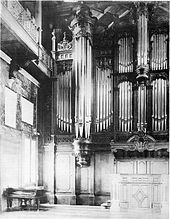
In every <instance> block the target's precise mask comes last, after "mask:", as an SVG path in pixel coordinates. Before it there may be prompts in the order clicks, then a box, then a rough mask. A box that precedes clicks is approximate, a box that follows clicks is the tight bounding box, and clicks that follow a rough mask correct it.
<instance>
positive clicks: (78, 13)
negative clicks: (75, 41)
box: [70, 3, 96, 41]
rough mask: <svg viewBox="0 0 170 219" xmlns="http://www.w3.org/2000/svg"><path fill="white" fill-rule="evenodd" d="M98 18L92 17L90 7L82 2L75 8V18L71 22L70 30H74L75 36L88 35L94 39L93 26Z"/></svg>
mask: <svg viewBox="0 0 170 219" xmlns="http://www.w3.org/2000/svg"><path fill="white" fill-rule="evenodd" d="M95 21H96V18H94V17H92V15H91V12H90V8H89V7H88V6H87V5H85V4H84V3H83V4H80V5H79V6H78V7H77V8H75V18H74V19H73V21H72V22H71V24H70V30H71V31H72V32H73V38H79V37H87V38H89V39H90V40H91V41H92V34H93V26H94V23H95Z"/></svg>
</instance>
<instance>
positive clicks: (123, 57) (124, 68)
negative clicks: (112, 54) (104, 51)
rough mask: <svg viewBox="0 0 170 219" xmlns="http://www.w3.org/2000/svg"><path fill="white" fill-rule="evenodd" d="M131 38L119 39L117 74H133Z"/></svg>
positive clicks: (132, 42)
mask: <svg viewBox="0 0 170 219" xmlns="http://www.w3.org/2000/svg"><path fill="white" fill-rule="evenodd" d="M133 44H134V40H133V37H130V36H125V37H122V38H120V39H119V41H118V46H119V73H127V72H133Z"/></svg>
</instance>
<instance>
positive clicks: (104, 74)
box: [95, 57, 112, 132]
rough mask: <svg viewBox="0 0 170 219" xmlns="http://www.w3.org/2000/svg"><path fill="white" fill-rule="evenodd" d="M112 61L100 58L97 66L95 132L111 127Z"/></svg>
mask: <svg viewBox="0 0 170 219" xmlns="http://www.w3.org/2000/svg"><path fill="white" fill-rule="evenodd" d="M110 66H111V59H110V58H106V57H104V58H100V59H99V60H98V64H97V66H96V125H95V131H96V132H100V131H103V130H106V129H108V128H109V126H110V125H111V117H112V102H111V72H112V70H111V68H110Z"/></svg>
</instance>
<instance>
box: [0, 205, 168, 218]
mask: <svg viewBox="0 0 170 219" xmlns="http://www.w3.org/2000/svg"><path fill="white" fill-rule="evenodd" d="M0 218H7V219H21V218H23V219H31V218H38V219H47V218H48V219H81V218H82V219H108V218H112V219H168V215H167V213H165V212H162V213H160V212H152V211H151V210H150V211H148V210H142V211H136V210H133V211H132V212H111V211H110V210H109V209H104V208H103V207H100V206H73V205H72V206H68V205H67V206H66V205H43V206H41V208H40V210H39V211H33V210H31V211H28V210H26V211H17V210H14V211H9V212H1V213H0Z"/></svg>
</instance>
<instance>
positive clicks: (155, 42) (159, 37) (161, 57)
mask: <svg viewBox="0 0 170 219" xmlns="http://www.w3.org/2000/svg"><path fill="white" fill-rule="evenodd" d="M167 39H168V35H167V34H163V33H160V34H153V35H152V37H151V43H152V45H151V47H152V48H151V61H150V67H151V69H152V70H163V69H167V48H168V46H167Z"/></svg>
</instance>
